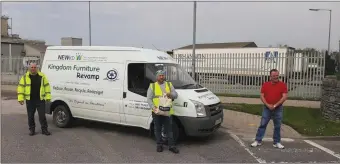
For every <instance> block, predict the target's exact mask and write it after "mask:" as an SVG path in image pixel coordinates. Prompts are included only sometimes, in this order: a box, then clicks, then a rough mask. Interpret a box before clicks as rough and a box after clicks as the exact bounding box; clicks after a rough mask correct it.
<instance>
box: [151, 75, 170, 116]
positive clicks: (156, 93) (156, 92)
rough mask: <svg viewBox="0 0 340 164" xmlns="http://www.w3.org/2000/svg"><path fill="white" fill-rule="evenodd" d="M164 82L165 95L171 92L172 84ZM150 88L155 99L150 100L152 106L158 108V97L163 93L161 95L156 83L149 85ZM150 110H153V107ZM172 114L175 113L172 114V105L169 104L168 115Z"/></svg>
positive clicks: (161, 92)
mask: <svg viewBox="0 0 340 164" xmlns="http://www.w3.org/2000/svg"><path fill="white" fill-rule="evenodd" d="M164 82H165V91H166V92H167V93H170V92H171V86H172V83H171V82H167V81H164ZM150 87H151V89H152V90H153V92H154V95H155V97H154V98H153V99H152V101H153V104H154V105H155V106H158V105H159V97H160V96H163V95H164V93H163V91H162V89H161V86H160V85H159V84H158V82H155V83H151V84H150ZM152 108H153V107H152ZM152 112H154V111H153V110H152ZM174 113H175V112H174V109H173V108H172V104H171V108H170V111H169V114H170V115H173V114H174Z"/></svg>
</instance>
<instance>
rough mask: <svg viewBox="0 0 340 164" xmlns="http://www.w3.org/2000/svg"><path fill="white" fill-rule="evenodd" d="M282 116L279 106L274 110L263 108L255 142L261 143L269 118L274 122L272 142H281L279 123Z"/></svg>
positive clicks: (281, 107)
mask: <svg viewBox="0 0 340 164" xmlns="http://www.w3.org/2000/svg"><path fill="white" fill-rule="evenodd" d="M282 116H283V106H282V105H280V106H278V107H276V109H274V110H270V109H268V108H267V106H265V107H264V108H263V112H262V118H261V123H260V126H259V128H258V130H257V133H256V139H255V140H256V141H258V142H262V139H263V137H264V134H265V132H266V128H267V125H268V123H269V121H270V119H271V118H273V122H274V134H273V140H274V144H276V143H279V142H281V122H282Z"/></svg>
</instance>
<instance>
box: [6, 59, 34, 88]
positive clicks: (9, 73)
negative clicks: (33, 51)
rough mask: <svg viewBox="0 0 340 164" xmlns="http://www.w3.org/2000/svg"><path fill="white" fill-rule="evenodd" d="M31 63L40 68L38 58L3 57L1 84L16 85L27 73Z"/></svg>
mask: <svg viewBox="0 0 340 164" xmlns="http://www.w3.org/2000/svg"><path fill="white" fill-rule="evenodd" d="M31 62H34V63H37V65H38V67H39V66H40V59H39V58H37V57H2V58H1V84H3V85H16V84H18V81H19V80H20V78H21V76H22V75H24V73H25V72H26V71H27V65H29V64H30V63H31Z"/></svg>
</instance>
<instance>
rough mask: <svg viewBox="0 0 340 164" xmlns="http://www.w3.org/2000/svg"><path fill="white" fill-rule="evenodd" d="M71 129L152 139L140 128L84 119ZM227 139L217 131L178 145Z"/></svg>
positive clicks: (189, 138) (221, 132) (183, 141)
mask: <svg viewBox="0 0 340 164" xmlns="http://www.w3.org/2000/svg"><path fill="white" fill-rule="evenodd" d="M72 128H77V129H82V128H85V129H91V130H94V131H97V132H103V133H107V132H117V133H120V134H122V135H126V136H135V137H143V138H145V139H151V138H152V136H151V134H150V131H148V130H146V129H143V128H140V127H132V126H123V125H116V124H110V123H103V122H97V121H90V120H84V119H76V120H75V121H74V123H73V125H72V127H70V128H67V129H72ZM221 128H222V127H221ZM152 139H154V138H152ZM229 139H232V138H231V137H230V136H229V135H228V134H227V133H225V132H224V131H222V130H220V129H219V130H217V131H216V132H215V133H213V134H212V135H210V136H208V137H185V138H184V140H182V141H179V143H178V144H180V145H201V144H209V143H214V142H218V141H219V140H229Z"/></svg>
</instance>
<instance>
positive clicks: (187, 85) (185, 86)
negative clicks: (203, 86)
mask: <svg viewBox="0 0 340 164" xmlns="http://www.w3.org/2000/svg"><path fill="white" fill-rule="evenodd" d="M192 85H194V86H196V85H197V84H186V85H183V86H181V87H180V88H183V89H185V88H187V87H189V86H192Z"/></svg>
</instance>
